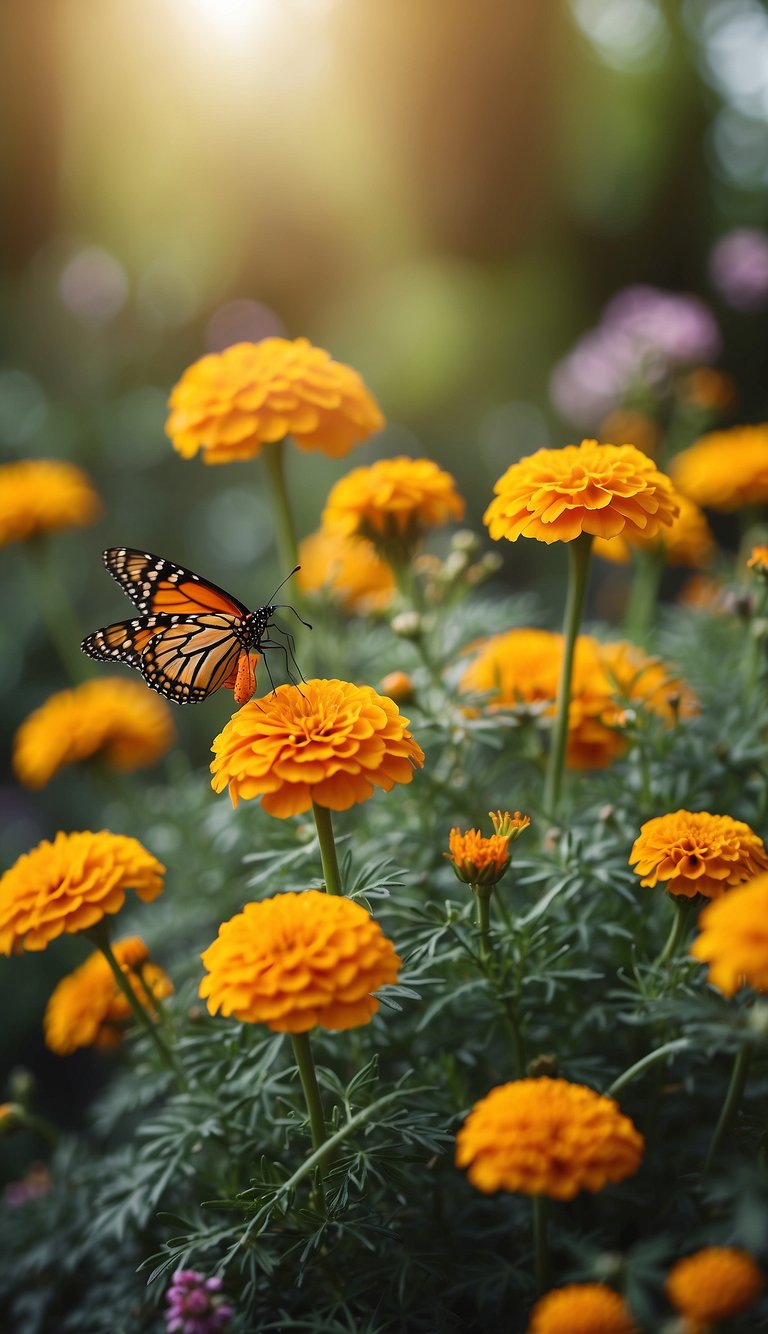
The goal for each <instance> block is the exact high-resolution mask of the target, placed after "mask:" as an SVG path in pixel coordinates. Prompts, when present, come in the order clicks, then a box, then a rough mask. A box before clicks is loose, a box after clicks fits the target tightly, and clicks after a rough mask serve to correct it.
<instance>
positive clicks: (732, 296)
mask: <svg viewBox="0 0 768 1334" xmlns="http://www.w3.org/2000/svg"><path fill="white" fill-rule="evenodd" d="M709 273H710V277H711V279H712V282H713V283H714V285H715V287H716V288H717V290H718V292H719V293H720V295H721V296H722V297H724V298H725V300H726V301H727V302H728V304H729V305H730V306H733V308H734V310H750V311H751V310H764V309H765V306H766V305H767V304H768V233H766V232H763V231H760V230H759V229H758V228H757V227H735V228H734V229H733V231H730V232H726V233H725V235H724V236H721V237H720V239H719V241H716V242H715V244H714V245H713V247H712V250H711V252H710V256H709Z"/></svg>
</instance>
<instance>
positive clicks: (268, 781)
mask: <svg viewBox="0 0 768 1334" xmlns="http://www.w3.org/2000/svg"><path fill="white" fill-rule="evenodd" d="M407 729H408V719H407V718H403V716H402V715H401V714H400V713H399V712H398V709H397V705H396V704H394V703H393V702H392V700H391V699H387V698H386V696H384V695H377V693H376V691H375V690H373V689H372V688H371V687H370V686H355V685H351V684H350V683H349V682H348V681H317V680H313V681H303V682H302V685H301V690H297V689H296V687H295V686H278V687H277V690H274V691H272V692H271V693H270V694H269V695H265V696H264V697H263V698H262V699H258V700H252V701H251V702H250V704H246V705H245V706H244V707H243V708H242V709H240V710H239V712H237V713H236V714H234V715H233V717H232V718H230V720H229V722H228V723H227V725H226V727H225V728H224V730H223V732H220V733H219V735H218V736H217V737H216V739H215V741H214V743H213V747H212V749H213V753H214V755H215V759H214V761H213V763H212V765H211V773H212V774H213V779H212V780H211V785H212V787H213V790H214V792H223V791H224V788H225V787H228V788H229V795H230V797H231V798H232V805H233V806H236V805H237V803H238V801H239V800H240V798H241V797H242V798H243V799H244V800H246V801H248V800H251V799H252V798H254V797H261V802H262V805H263V807H264V809H265V810H266V811H268V812H269V814H270V815H277V816H279V817H280V818H281V819H283V818H285V817H287V816H289V815H300V814H301V813H302V811H307V810H309V808H310V806H311V805H312V803H313V802H316V803H317V804H318V805H319V806H326V807H328V809H329V810H332V811H346V810H349V808H350V806H355V805H357V803H358V802H361V801H367V800H368V798H369V797H371V796H372V795H373V790H374V787H380V788H383V789H384V791H385V792H389V791H390V789H391V788H392V787H394V785H395V783H410V781H411V779H412V777H413V770H414V768H418V769H420V768H421V766H422V765H423V763H424V752H423V750H422V749H421V747H420V746H419V745H418V744H417V743H416V741H414V739H413V737H412V735H411V733H410V732H409V731H408V730H407Z"/></svg>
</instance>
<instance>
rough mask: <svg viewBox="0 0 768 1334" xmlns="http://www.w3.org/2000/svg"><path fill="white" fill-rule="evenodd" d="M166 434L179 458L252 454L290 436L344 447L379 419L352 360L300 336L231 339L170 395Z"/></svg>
mask: <svg viewBox="0 0 768 1334" xmlns="http://www.w3.org/2000/svg"><path fill="white" fill-rule="evenodd" d="M168 406H169V407H170V410H171V411H170V415H169V417H168V421H167V423H166V428H165V429H166V434H167V435H168V436H169V437H170V439H171V443H172V444H173V447H174V449H176V450H177V451H178V453H179V454H181V455H182V456H183V457H184V458H185V459H191V458H193V457H194V456H195V454H197V453H198V451H202V455H203V462H204V463H232V462H233V461H234V460H236V459H251V458H254V456H255V455H256V454H258V453H259V452H260V450H261V448H262V445H266V444H270V443H274V442H275V441H278V440H282V439H284V437H285V436H287V435H290V436H292V437H293V439H294V440H295V442H296V444H297V445H298V446H299V448H300V449H318V450H320V451H321V452H322V453H323V454H328V455H330V457H331V458H340V457H341V455H342V454H347V453H348V452H349V450H350V449H351V448H352V446H353V445H355V444H357V442H358V441H360V440H367V438H368V436H369V435H372V434H373V432H374V431H380V430H381V429H382V427H383V426H384V418H383V417H382V415H381V412H380V410H379V406H378V404H377V402H376V400H375V399H374V397H373V395H372V394H370V393H369V391H368V390H367V389H366V387H365V385H364V384H363V381H362V379H361V378H360V376H359V375H358V374H357V371H353V370H352V368H351V367H350V366H345V365H343V364H342V363H341V362H339V361H332V360H331V357H330V356H329V354H328V353H327V352H324V351H323V349H322V348H319V347H313V346H312V344H311V343H310V342H308V341H307V339H306V338H296V339H294V340H293V341H291V340H290V339H288V338H264V339H262V341H261V342H260V343H235V344H234V345H233V346H232V347H228V348H225V350H224V351H223V352H213V353H210V354H209V355H208V356H206V357H201V358H200V360H199V361H196V362H194V364H193V365H192V366H189V367H188V369H187V370H186V371H185V372H184V374H183V375H182V377H181V379H180V380H179V382H178V384H177V385H176V386H175V388H174V389H173V392H172V393H171V397H170V399H169V400H168Z"/></svg>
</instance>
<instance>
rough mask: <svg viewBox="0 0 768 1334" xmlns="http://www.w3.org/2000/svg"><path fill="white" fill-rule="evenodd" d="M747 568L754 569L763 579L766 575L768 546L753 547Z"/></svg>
mask: <svg viewBox="0 0 768 1334" xmlns="http://www.w3.org/2000/svg"><path fill="white" fill-rule="evenodd" d="M747 568H748V569H750V570H754V571H755V574H759V575H760V576H761V577H762V578H763V579H765V578H766V577H768V547H753V548H752V552H751V555H750V557H749V560H748V561H747Z"/></svg>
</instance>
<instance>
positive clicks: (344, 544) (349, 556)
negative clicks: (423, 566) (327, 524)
mask: <svg viewBox="0 0 768 1334" xmlns="http://www.w3.org/2000/svg"><path fill="white" fill-rule="evenodd" d="M299 561H300V564H301V568H300V570H299V573H298V575H297V576H296V578H297V582H298V585H299V588H301V589H302V591H303V592H304V593H317V592H320V591H321V590H326V591H328V592H329V593H330V594H331V595H332V596H333V597H334V598H335V600H336V601H337V602H339V603H340V605H341V606H342V607H343V609H344V611H349V612H357V613H359V614H360V615H361V616H365V615H366V614H367V613H369V612H372V611H383V610H385V609H386V608H387V607H388V606H389V604H390V602H391V601H392V597H393V595H394V592H395V576H394V575H393V573H392V569H391V566H389V565H388V564H387V562H386V561H385V560H382V558H381V556H379V555H378V554H377V552H376V548H375V547H374V545H373V543H372V542H368V541H366V539H365V538H364V537H341V536H339V534H338V533H326V532H324V531H323V529H322V528H320V529H318V531H317V532H316V533H310V535H309V537H305V538H304V540H303V542H300V543H299Z"/></svg>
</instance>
